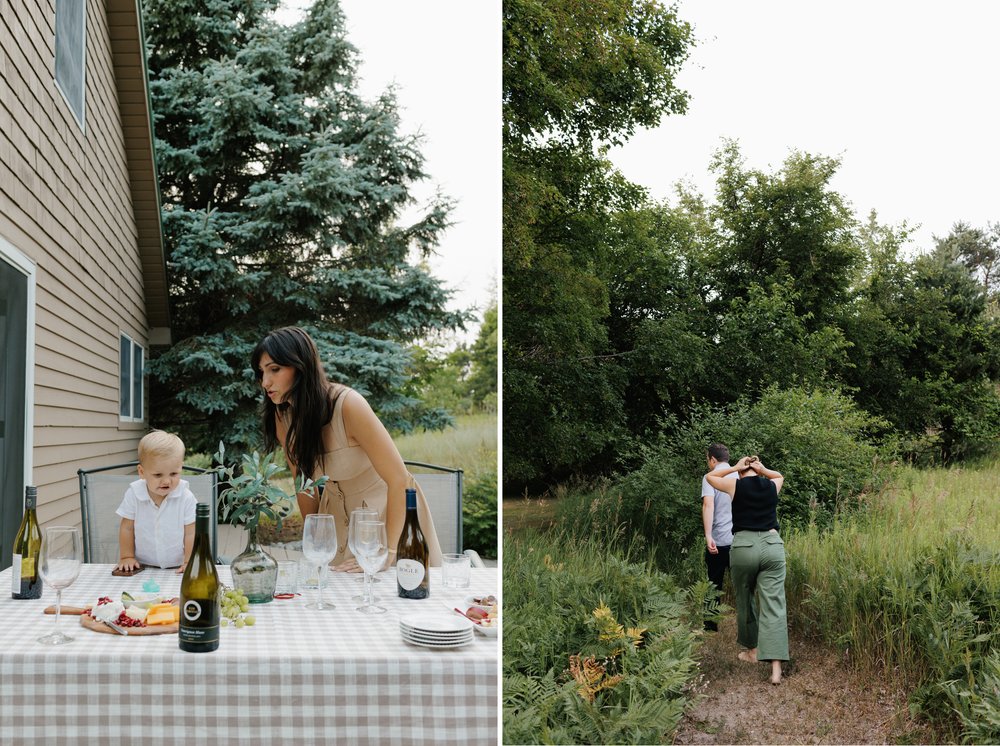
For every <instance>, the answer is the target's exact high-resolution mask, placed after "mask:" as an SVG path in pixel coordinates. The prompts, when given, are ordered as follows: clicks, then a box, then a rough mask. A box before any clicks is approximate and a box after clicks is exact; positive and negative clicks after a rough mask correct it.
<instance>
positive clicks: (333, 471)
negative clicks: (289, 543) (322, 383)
mask: <svg viewBox="0 0 1000 746" xmlns="http://www.w3.org/2000/svg"><path fill="white" fill-rule="evenodd" d="M348 396H360V394H358V393H357V392H356V391H354V389H351V388H347V387H344V388H343V389H342V391H341V393H340V395H339V396H338V397H337V402H336V404H335V405H334V408H333V417H332V418H331V419H330V423H329V424H328V425H327V426H326V427H324V428H323V450H324V453H323V464H322V466H321V467H320V468H319V469H317V471H316V473H315V474H313V479H316V478H318V477H320V476H322V475H323V474H325V475H326V476H328V477H329V481H328V482H327V483H326V487H325V488H324V490H323V496H322V498H320V501H319V508H318V510H319V512H320V513H328V514H330V515H332V516H334V517H335V518H336V520H337V543H338V547H337V556H336V557H334V559H333V564H334V565H338V564H340V563H341V562H344V561H345V560H348V559H353V558H354V555H353V554H352V553H351V550H350V547H348V546H347V533H348V526H349V525H350V516H351V511H352V510H356V509H357V508H372V509H373V510H377V511H378V512H379V518H380V519H381V520H385V508H386V502H387V493H388V485H386V483H385V480H383V479H382V477H380V476H379V474H378V472H377V471H375V467H374V466H372V462H371V460H370V459H369V458H368V454H367V453H366V452H365V449H364V448H362V447H361V446H359V445H349V444H348V442H347V430H346V428H345V427H344V409H343V407H344V401H345V399H347V397H348ZM408 486H410V487H414V488H416V490H417V516H418V518H419V519H420V529H421V531H423V534H424V538H425V539H426V540H427V548H428V550H429V551H430V555H431V556H430V564H431V565H433V566H435V567H439V566H440V565H441V545H440V543H439V542H438V538H437V533H436V532H435V531H434V521H433V519H432V518H431V512H430V508H429V507H428V506H427V500H426V498H425V497H424V494H423V492H422V491H421V489H420V485H418V484H417V483H416V480H414V479H413V476H412V475H411V476H410V481H409V485H408ZM398 499H399V500H400V502H403V500H404V499H405V496H404V495H400V496H399V498H398ZM404 509H405V508H404ZM393 541H394V539H393V537H389V543H390V545H392V543H393ZM395 548H396V547H395V546H390V549H395ZM391 556H392V557H393V560H395V555H391Z"/></svg>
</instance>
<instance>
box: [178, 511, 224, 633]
mask: <svg viewBox="0 0 1000 746" xmlns="http://www.w3.org/2000/svg"><path fill="white" fill-rule="evenodd" d="M210 510H211V509H210V508H209V506H208V505H204V504H202V503H199V504H198V507H197V512H196V513H195V533H194V548H193V549H192V551H191V558H190V559H189V560H188V563H187V567H186V568H184V577H183V578H181V621H180V629H179V630H178V634H177V637H178V645H180V649H181V650H184V651H186V652H188V653H210V652H211V651H213V650H216V649H218V647H219V619H220V617H219V574H218V573H217V572H216V571H215V559H214V558H213V557H212V546H211V542H210V540H209V522H210V521H211V517H210Z"/></svg>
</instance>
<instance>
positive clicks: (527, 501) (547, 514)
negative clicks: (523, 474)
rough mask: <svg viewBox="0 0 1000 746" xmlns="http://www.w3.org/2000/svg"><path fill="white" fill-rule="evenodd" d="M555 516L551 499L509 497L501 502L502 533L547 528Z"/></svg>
mask: <svg viewBox="0 0 1000 746" xmlns="http://www.w3.org/2000/svg"><path fill="white" fill-rule="evenodd" d="M555 515H556V501H555V499H553V498H532V497H509V498H505V499H504V501H503V528H504V531H507V532H508V533H510V532H517V531H523V530H524V529H527V528H548V527H550V526H551V525H552V524H553V521H554V519H555Z"/></svg>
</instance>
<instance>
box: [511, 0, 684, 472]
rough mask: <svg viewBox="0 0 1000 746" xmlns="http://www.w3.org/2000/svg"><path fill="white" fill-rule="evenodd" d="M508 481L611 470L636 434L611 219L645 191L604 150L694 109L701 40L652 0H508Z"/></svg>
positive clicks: (637, 201)
mask: <svg viewBox="0 0 1000 746" xmlns="http://www.w3.org/2000/svg"><path fill="white" fill-rule="evenodd" d="M503 24H504V30H503V45H504V49H503V53H504V76H503V116H504V130H503V133H504V135H503V137H504V139H503V143H504V144H503V165H504V176H503V189H504V205H503V229H504V237H503V267H504V297H503V303H504V340H503V345H504V347H503V354H504V433H505V438H504V448H505V450H504V481H505V483H506V485H507V486H508V488H509V489H512V490H518V491H519V490H520V488H522V487H523V486H525V485H527V484H535V485H539V484H544V483H546V482H551V481H553V480H558V479H563V478H566V477H568V476H571V475H573V474H578V473H587V472H593V471H595V470H596V471H600V470H602V469H606V468H607V467H608V466H609V465H610V464H612V463H613V462H614V460H615V458H616V452H617V451H618V449H619V446H620V443H621V442H622V441H623V439H626V438H627V437H628V429H627V426H626V422H627V414H626V411H625V408H624V403H623V397H624V393H625V384H626V376H625V375H624V374H623V370H622V366H621V365H620V363H619V360H618V357H619V355H618V352H617V351H616V350H615V348H614V345H613V344H612V343H611V341H610V340H609V333H608V328H607V325H606V319H607V316H608V313H609V291H608V279H609V275H610V272H611V266H612V257H611V251H610V246H611V244H612V241H613V240H614V239H615V238H616V236H615V235H614V233H613V231H612V229H611V227H610V225H609V223H610V222H611V216H613V215H614V214H616V213H618V212H621V211H623V210H631V209H634V208H636V207H638V206H639V205H640V204H642V202H643V201H644V200H645V193H644V192H643V190H642V189H640V188H638V187H636V186H635V185H633V184H629V183H628V182H627V181H626V180H625V179H623V178H622V177H621V175H620V174H618V173H617V172H615V171H614V170H613V169H612V168H611V165H610V163H609V162H608V161H607V159H606V157H605V156H604V154H603V153H602V152H601V150H600V148H601V146H602V144H605V143H609V142H611V143H613V142H620V141H622V140H624V139H625V138H626V137H627V136H628V135H630V134H631V133H632V132H634V131H635V129H636V128H637V127H640V126H642V127H645V126H652V125H654V124H656V123H657V122H658V121H659V120H660V117H662V116H663V115H664V114H667V113H674V112H680V111H683V109H684V106H685V103H686V100H687V98H686V94H684V93H683V92H681V91H680V90H678V89H677V88H676V86H675V84H674V77H675V75H676V73H677V71H678V70H679V67H680V65H681V64H682V63H683V61H684V60H685V59H686V57H687V54H688V49H689V47H690V45H691V43H692V38H691V29H690V27H689V26H688V24H686V23H684V22H682V21H680V20H679V19H678V18H677V16H676V13H675V11H674V10H673V9H672V8H670V9H668V8H665V7H664V6H663V5H661V4H660V3H658V2H649V1H647V0H598V1H597V2H593V3H590V2H586V3H585V2H581V1H580V0H554V1H553V2H542V1H541V0H506V2H505V3H504V6H503Z"/></svg>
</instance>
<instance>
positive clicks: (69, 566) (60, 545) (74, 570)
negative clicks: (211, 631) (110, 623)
mask: <svg viewBox="0 0 1000 746" xmlns="http://www.w3.org/2000/svg"><path fill="white" fill-rule="evenodd" d="M38 559H39V562H38V572H39V574H40V575H41V576H42V582H43V583H44V584H45V585H47V586H49V587H50V588H55V591H56V621H55V628H54V629H53V631H52V632H50V633H49V634H47V635H43V636H42V637H39V638H38V641H39V642H41V643H44V644H45V645H63V644H64V643H67V642H72V641H73V639H74V638H72V637H70V636H69V635H64V634H63V633H62V632H60V631H59V613H60V611H61V610H62V592H63V588H68V587H69V586H71V585H72V584H73V581H75V580H76V578H77V576H78V575H79V574H80V562H81V561H82V560H83V542H82V541H81V539H80V529H78V528H75V527H73V526H51V527H49V528H47V529H45V530H44V531H43V532H42V547H41V550H40V554H39V558H38Z"/></svg>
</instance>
